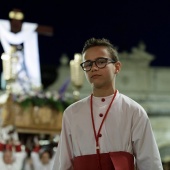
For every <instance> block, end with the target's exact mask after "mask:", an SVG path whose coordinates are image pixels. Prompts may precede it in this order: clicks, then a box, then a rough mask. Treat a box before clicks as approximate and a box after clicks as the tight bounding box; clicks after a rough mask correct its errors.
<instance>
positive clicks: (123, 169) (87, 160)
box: [74, 152, 134, 170]
mask: <svg viewBox="0 0 170 170" xmlns="http://www.w3.org/2000/svg"><path fill="white" fill-rule="evenodd" d="M100 163H101V167H100ZM74 170H134V158H133V155H131V154H130V153H128V152H110V153H102V154H100V162H99V157H98V155H97V154H93V155H84V156H78V157H76V158H75V159H74Z"/></svg>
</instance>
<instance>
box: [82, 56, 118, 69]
mask: <svg viewBox="0 0 170 170" xmlns="http://www.w3.org/2000/svg"><path fill="white" fill-rule="evenodd" d="M100 59H106V63H105V65H104V66H103V67H99V66H98V65H97V61H98V60H100ZM86 62H89V66H90V69H88V70H86V69H85V68H84V67H83V64H84V63H86ZM116 62H117V61H115V60H113V59H111V58H105V57H100V58H97V59H96V60H94V61H92V60H86V61H85V62H83V63H81V64H80V66H81V68H82V69H83V71H90V70H91V68H92V66H93V63H95V65H96V67H97V68H99V69H102V68H105V67H106V65H107V64H109V63H116Z"/></svg>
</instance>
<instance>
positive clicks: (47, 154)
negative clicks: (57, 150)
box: [39, 148, 52, 164]
mask: <svg viewBox="0 0 170 170" xmlns="http://www.w3.org/2000/svg"><path fill="white" fill-rule="evenodd" d="M39 156H40V160H41V162H42V164H48V163H49V161H50V160H51V158H52V152H51V151H50V150H49V149H43V148H42V149H41V150H40V151H39Z"/></svg>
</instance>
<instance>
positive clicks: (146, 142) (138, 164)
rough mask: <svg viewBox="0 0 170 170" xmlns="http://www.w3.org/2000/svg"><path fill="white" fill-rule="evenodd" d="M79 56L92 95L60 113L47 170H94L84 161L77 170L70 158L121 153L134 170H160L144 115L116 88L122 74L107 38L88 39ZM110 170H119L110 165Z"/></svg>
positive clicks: (117, 59) (150, 128)
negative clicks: (58, 130)
mask: <svg viewBox="0 0 170 170" xmlns="http://www.w3.org/2000/svg"><path fill="white" fill-rule="evenodd" d="M82 56H83V63H82V64H81V67H82V69H83V70H84V72H85V76H86V78H87V80H88V82H89V83H90V84H91V86H92V93H91V95H89V96H87V97H86V98H84V99H81V100H79V101H77V102H75V103H74V104H71V105H70V106H69V107H67V108H66V109H65V111H64V113H63V120H62V131H61V135H60V141H59V145H58V148H57V152H56V156H55V161H54V164H53V168H52V170H71V169H76V170H80V169H81V170H83V166H88V167H95V165H92V166H90V165H87V164H88V162H87V161H86V165H82V166H81V165H80V166H81V167H82V168H76V167H77V166H76V164H77V162H75V159H76V158H81V157H82V158H84V159H85V158H86V156H88V155H95V154H99V155H102V154H104V153H110V152H113V153H114V152H120V151H123V152H127V153H130V154H132V155H133V156H134V167H135V168H136V169H138V170H163V168H162V162H161V158H160V154H159V150H158V146H157V143H156V140H155V137H154V133H153V130H152V127H151V123H150V120H149V117H148V115H147V113H146V111H145V110H144V108H143V107H142V106H141V105H140V104H138V103H137V102H136V101H134V100H133V99H131V98H129V97H128V96H126V95H124V94H122V93H121V92H120V91H119V90H117V88H116V86H115V84H116V82H115V81H116V75H117V74H118V73H119V72H120V70H121V62H120V61H119V58H118V54H117V50H116V48H115V47H114V46H113V45H112V44H111V43H110V41H109V40H107V39H104V38H102V39H95V38H91V39H89V40H87V42H86V43H85V45H84V48H83V51H82ZM98 132H99V133H98ZM78 164H81V163H80V162H79V163H78ZM89 164H90V162H89ZM121 164H123V160H121ZM80 166H79V167H80ZM120 167H121V165H120ZM84 169H85V168H84ZM87 169H88V170H91V169H92V168H87ZM96 169H100V170H101V169H102V170H107V169H106V168H103V165H99V166H98V165H96ZM110 169H115V170H117V169H119V168H117V167H116V166H115V165H114V168H110ZM110 169H109V170H110ZM119 170H126V169H121V168H120V169H119Z"/></svg>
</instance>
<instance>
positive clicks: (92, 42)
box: [82, 38, 119, 61]
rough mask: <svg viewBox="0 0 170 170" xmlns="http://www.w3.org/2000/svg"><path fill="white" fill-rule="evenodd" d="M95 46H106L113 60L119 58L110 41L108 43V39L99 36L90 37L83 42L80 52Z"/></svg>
mask: <svg viewBox="0 0 170 170" xmlns="http://www.w3.org/2000/svg"><path fill="white" fill-rule="evenodd" d="M96 46H104V47H106V48H107V49H108V51H109V53H110V55H111V58H112V59H113V60H115V61H118V60H119V57H118V51H117V48H116V47H115V46H114V45H113V44H112V43H110V41H109V40H108V39H105V38H101V39H97V38H90V39H88V40H87V41H86V42H85V44H84V47H83V50H82V54H83V53H84V52H85V51H86V50H87V49H89V48H91V47H96Z"/></svg>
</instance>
